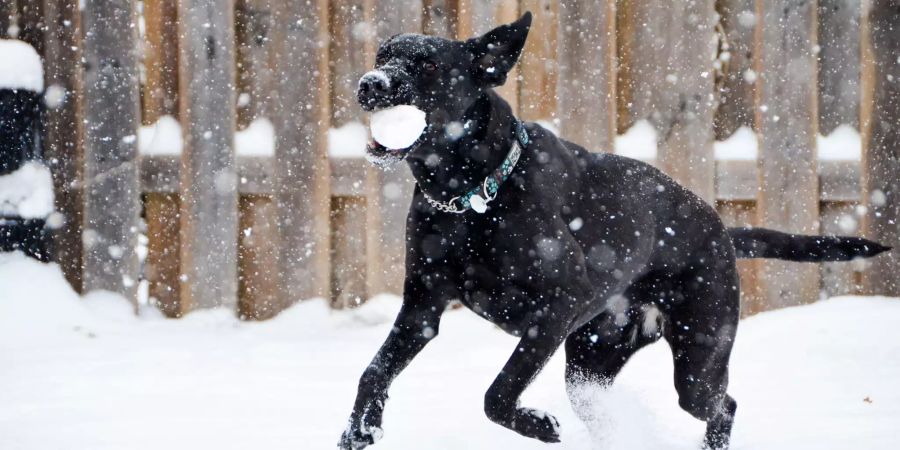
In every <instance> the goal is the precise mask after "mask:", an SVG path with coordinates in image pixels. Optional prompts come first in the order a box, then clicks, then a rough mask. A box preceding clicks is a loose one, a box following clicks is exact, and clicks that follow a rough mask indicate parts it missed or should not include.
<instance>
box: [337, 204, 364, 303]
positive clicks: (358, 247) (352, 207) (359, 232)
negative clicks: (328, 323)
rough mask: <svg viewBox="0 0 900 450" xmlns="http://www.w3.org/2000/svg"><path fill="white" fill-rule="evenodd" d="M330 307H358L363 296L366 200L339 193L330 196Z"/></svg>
mask: <svg viewBox="0 0 900 450" xmlns="http://www.w3.org/2000/svg"><path fill="white" fill-rule="evenodd" d="M331 201H332V208H331V209H332V211H333V214H332V221H331V223H332V240H331V254H332V261H339V262H340V264H334V265H333V266H332V273H331V277H332V278H331V306H332V307H334V308H348V307H354V306H359V304H360V303H362V301H363V300H365V299H366V295H367V293H366V284H367V280H366V278H367V277H366V275H367V274H366V270H365V266H366V263H367V262H368V261H367V259H368V258H367V251H366V250H367V245H366V233H365V226H366V199H365V197H350V196H341V197H333V198H332V200H331Z"/></svg>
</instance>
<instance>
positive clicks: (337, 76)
mask: <svg viewBox="0 0 900 450" xmlns="http://www.w3.org/2000/svg"><path fill="white" fill-rule="evenodd" d="M369 3H370V0H353V1H346V2H335V3H332V4H331V47H330V59H329V69H330V70H329V74H330V83H331V123H332V124H333V125H334V126H336V127H339V126H342V125H344V124H346V123H348V122H358V121H361V120H362V119H363V111H362V109H361V108H360V107H359V105H358V104H357V103H356V87H357V84H358V82H359V78H360V77H361V76H362V75H363V74H364V73H366V72H367V71H368V69H367V66H368V61H367V56H368V53H369V52H371V51H373V49H372V48H371V45H370V41H371V39H374V30H373V29H371V28H370V27H369V24H370V22H369V20H368V15H369V11H370V10H371V7H370V5H369ZM372 59H373V60H374V57H373V58H372Z"/></svg>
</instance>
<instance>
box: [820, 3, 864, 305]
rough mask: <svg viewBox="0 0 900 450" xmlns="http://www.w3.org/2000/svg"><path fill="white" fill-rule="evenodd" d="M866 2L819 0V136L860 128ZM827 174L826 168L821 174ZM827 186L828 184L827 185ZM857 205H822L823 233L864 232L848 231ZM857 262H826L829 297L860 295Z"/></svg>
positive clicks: (824, 279) (823, 270)
mask: <svg viewBox="0 0 900 450" xmlns="http://www.w3.org/2000/svg"><path fill="white" fill-rule="evenodd" d="M860 11H861V6H860V2H858V1H856V2H848V1H844V0H819V5H818V13H819V17H818V22H819V24H818V40H819V41H818V47H817V48H818V49H819V52H818V57H819V75H818V76H819V79H818V86H819V96H818V101H819V107H818V109H819V131H818V132H819V134H822V135H828V134H830V133H831V132H833V131H834V129H835V128H837V127H838V126H839V125H842V124H844V125H849V126H852V127H853V128H856V129H859V114H860V110H859V101H860V98H859V96H860V36H861V33H860ZM820 172H821V170H820ZM823 188H824V186H823ZM854 206H855V204H854V203H853V202H846V201H845V202H822V203H821V204H820V208H821V212H820V216H821V226H822V228H821V232H822V233H824V234H860V233H861V232H862V230H861V229H848V228H847V224H848V223H855V221H853V220H847V219H849V218H852V217H854V216H855V212H854V209H855V208H854ZM855 266H857V265H856V264H847V263H842V262H836V263H822V265H821V270H820V272H821V275H822V290H823V291H824V292H826V293H827V295H828V296H834V295H847V294H854V293H856V292H857V289H856V282H855V278H856V276H857V272H856V271H855V270H854V267H855Z"/></svg>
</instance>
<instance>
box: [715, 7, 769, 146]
mask: <svg viewBox="0 0 900 450" xmlns="http://www.w3.org/2000/svg"><path fill="white" fill-rule="evenodd" d="M716 4H717V6H718V9H719V14H720V15H721V17H722V19H721V25H722V32H724V34H725V43H727V48H725V46H724V45H721V46H720V50H721V53H720V54H719V64H720V67H721V76H722V79H721V81H720V83H719V84H720V89H719V91H718V95H719V103H718V107H717V109H716V115H715V119H714V120H715V126H714V128H715V132H716V138H717V139H725V138H727V137H729V136H731V135H732V134H733V133H734V132H735V131H736V130H737V129H738V128H740V127H742V126H748V127H752V126H753V99H754V96H755V93H754V92H755V89H754V86H755V81H756V73H755V72H754V70H753V50H754V35H755V30H756V25H757V23H758V22H759V21H758V20H757V17H756V5H755V4H756V0H719V1H718V2H717V3H716ZM726 55H727V56H726Z"/></svg>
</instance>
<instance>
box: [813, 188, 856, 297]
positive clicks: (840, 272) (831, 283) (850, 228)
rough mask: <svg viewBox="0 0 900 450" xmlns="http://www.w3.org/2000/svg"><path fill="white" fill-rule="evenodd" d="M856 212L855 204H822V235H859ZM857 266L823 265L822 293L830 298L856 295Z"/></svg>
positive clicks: (844, 264)
mask: <svg viewBox="0 0 900 450" xmlns="http://www.w3.org/2000/svg"><path fill="white" fill-rule="evenodd" d="M855 210H856V205H855V204H853V203H844V202H828V203H822V205H821V215H822V234H826V235H839V234H840V235H847V234H851V235H858V234H859V230H857V229H856V219H855V217H856V215H855ZM855 266H856V264H855V263H846V262H830V263H822V264H821V266H820V270H819V272H820V273H821V276H822V291H823V292H824V293H825V294H826V295H827V296H828V297H834V296H836V295H848V294H856V293H857V292H858V290H859V289H858V288H857V286H856V284H857V283H856V279H857V272H856V270H855Z"/></svg>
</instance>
